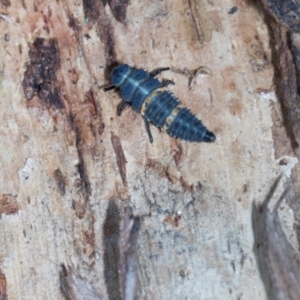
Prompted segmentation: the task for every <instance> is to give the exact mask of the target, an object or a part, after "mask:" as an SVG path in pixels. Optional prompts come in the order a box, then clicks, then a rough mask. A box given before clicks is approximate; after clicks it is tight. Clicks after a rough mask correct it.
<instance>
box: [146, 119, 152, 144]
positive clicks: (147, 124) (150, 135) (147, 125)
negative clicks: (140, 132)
mask: <svg viewBox="0 0 300 300" xmlns="http://www.w3.org/2000/svg"><path fill="white" fill-rule="evenodd" d="M144 120H145V126H146V131H147V133H148V136H149V140H150V143H151V144H152V143H153V137H152V133H151V130H150V122H149V121H148V120H147V119H146V118H144Z"/></svg>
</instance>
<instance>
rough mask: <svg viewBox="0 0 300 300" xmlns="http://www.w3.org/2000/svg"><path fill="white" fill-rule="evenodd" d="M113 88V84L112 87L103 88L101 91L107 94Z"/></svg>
mask: <svg viewBox="0 0 300 300" xmlns="http://www.w3.org/2000/svg"><path fill="white" fill-rule="evenodd" d="M114 88H115V85H114V84H113V85H110V86H107V87H105V88H104V89H103V91H104V92H108V91H110V90H113V89H114Z"/></svg>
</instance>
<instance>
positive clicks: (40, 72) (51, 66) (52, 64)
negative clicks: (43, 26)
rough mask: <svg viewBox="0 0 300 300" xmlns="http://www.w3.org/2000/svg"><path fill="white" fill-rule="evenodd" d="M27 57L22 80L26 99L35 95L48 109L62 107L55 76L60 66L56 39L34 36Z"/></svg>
mask: <svg viewBox="0 0 300 300" xmlns="http://www.w3.org/2000/svg"><path fill="white" fill-rule="evenodd" d="M29 59H30V61H29V62H28V64H27V66H26V71H25V74H24V79H23V82H22V84H23V90H24V93H25V97H26V99H27V100H30V99H32V98H33V97H34V96H35V95H37V96H38V97H39V99H40V100H41V102H42V103H43V104H44V105H46V107H47V108H48V109H49V108H55V109H62V108H63V103H62V101H61V97H60V93H59V88H58V82H57V77H56V72H57V70H58V69H59V68H60V61H59V51H58V47H57V41H56V40H55V39H49V40H46V39H43V38H36V40H35V41H34V43H33V44H32V45H30V50H29Z"/></svg>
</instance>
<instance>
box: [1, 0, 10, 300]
mask: <svg viewBox="0 0 300 300" xmlns="http://www.w3.org/2000/svg"><path fill="white" fill-rule="evenodd" d="M0 5H1V6H4V7H8V6H10V5H11V3H10V1H9V0H0ZM0 299H1V298H0Z"/></svg>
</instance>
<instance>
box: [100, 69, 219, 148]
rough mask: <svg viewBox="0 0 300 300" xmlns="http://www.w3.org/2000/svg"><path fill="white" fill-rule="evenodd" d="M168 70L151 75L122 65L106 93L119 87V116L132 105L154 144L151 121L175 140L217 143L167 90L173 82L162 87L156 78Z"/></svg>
mask: <svg viewBox="0 0 300 300" xmlns="http://www.w3.org/2000/svg"><path fill="white" fill-rule="evenodd" d="M166 70H169V68H164V69H158V70H157V71H154V72H152V73H148V72H146V71H144V70H141V69H134V68H131V67H130V66H128V65H119V66H117V67H115V68H114V69H113V71H112V74H111V81H112V83H113V85H111V86H109V87H107V88H105V89H104V90H105V91H108V90H111V89H114V88H120V91H121V95H122V97H123V102H122V104H121V106H120V109H119V115H121V112H122V110H123V109H124V108H125V107H126V106H127V105H128V104H131V106H132V107H133V109H135V110H136V111H137V112H140V113H141V114H142V115H143V116H144V119H145V124H146V129H147V132H148V135H149V139H150V142H151V143H152V142H153V138H152V135H151V132H150V122H151V123H153V124H154V125H155V126H157V127H158V128H161V129H163V130H165V131H166V132H167V133H168V134H169V135H170V136H172V137H175V138H179V139H182V140H186V141H190V142H214V141H215V139H216V137H215V135H214V134H213V133H212V132H210V131H208V130H207V129H206V127H205V126H204V125H203V124H202V122H201V121H200V120H198V119H197V118H196V117H195V116H194V115H193V114H192V113H191V112H190V111H189V110H188V109H187V108H185V107H184V106H183V105H182V104H181V103H180V102H179V100H178V99H177V98H176V97H175V96H174V95H173V94H172V93H171V92H169V91H168V90H167V89H166V86H167V85H168V84H169V83H171V81H166V82H165V83H164V84H162V83H161V82H159V81H158V80H157V79H155V78H154V77H155V76H156V75H158V74H159V73H161V72H162V71H166Z"/></svg>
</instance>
